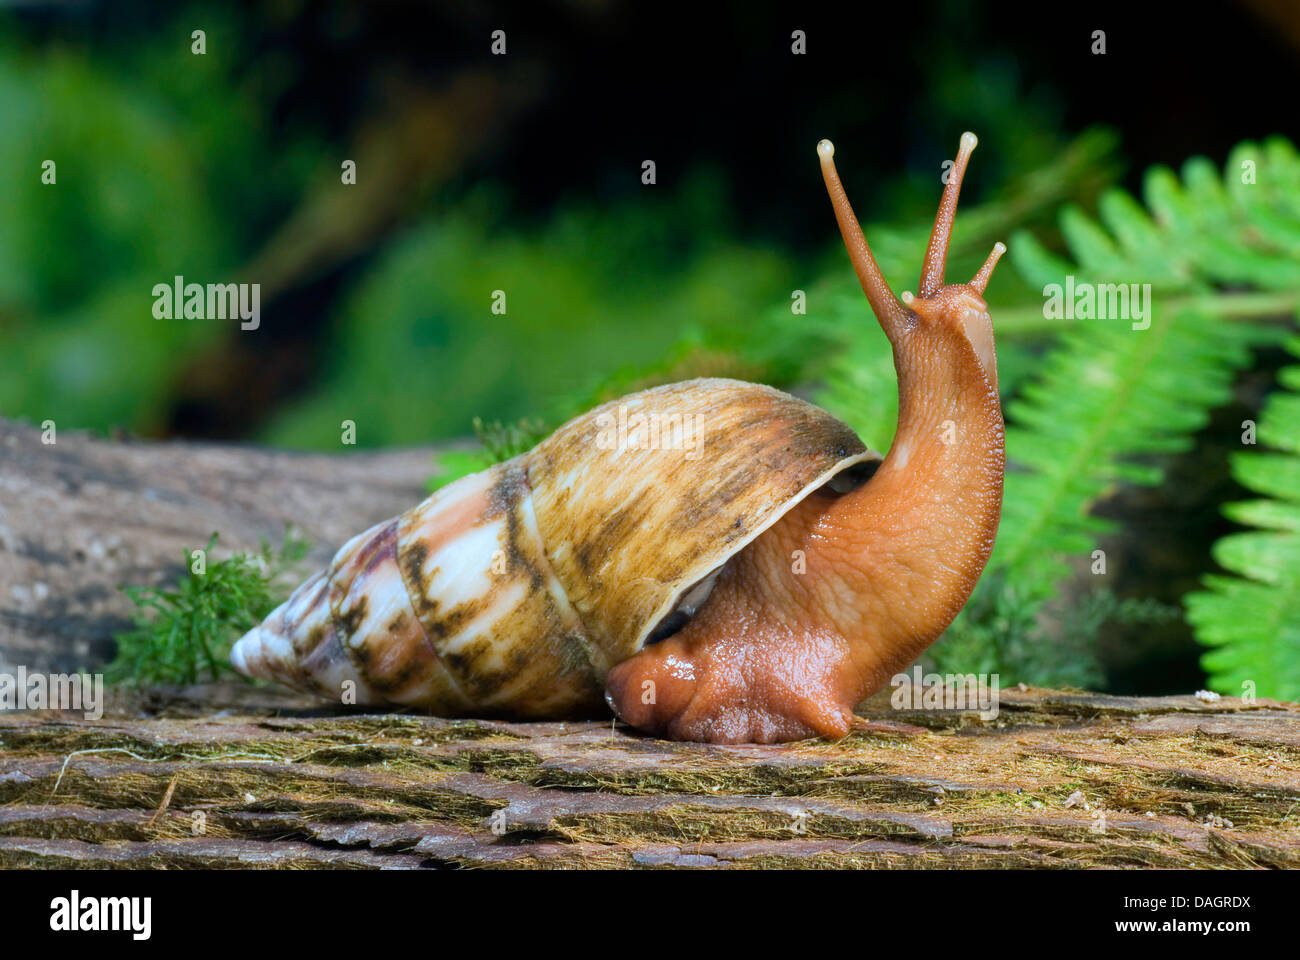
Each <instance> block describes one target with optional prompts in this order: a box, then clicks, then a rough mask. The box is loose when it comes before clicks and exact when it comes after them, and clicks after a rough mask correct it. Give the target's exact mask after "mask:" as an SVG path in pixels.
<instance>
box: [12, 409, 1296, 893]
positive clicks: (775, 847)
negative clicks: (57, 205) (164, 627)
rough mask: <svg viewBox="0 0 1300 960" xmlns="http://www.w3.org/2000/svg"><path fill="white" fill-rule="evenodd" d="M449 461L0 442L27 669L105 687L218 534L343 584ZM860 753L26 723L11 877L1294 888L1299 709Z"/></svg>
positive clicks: (901, 716)
mask: <svg viewBox="0 0 1300 960" xmlns="http://www.w3.org/2000/svg"><path fill="white" fill-rule="evenodd" d="M431 452H432V451H430V450H414V451H402V452H390V453H359V454H355V455H323V454H310V455H307V454H291V453H279V452H272V451H266V450H258V449H252V448H243V447H232V446H224V447H223V446H215V445H199V444H184V443H135V442H116V441H109V440H100V439H95V438H92V437H88V436H85V435H76V434H68V433H60V434H58V436H57V442H56V443H53V444H46V443H43V442H42V435H41V433H40V431H38V430H35V429H33V428H31V427H27V426H20V425H16V424H12V423H5V422H3V421H0V673H6V672H12V670H13V669H14V667H16V666H18V665H22V666H25V667H26V668H27V669H28V671H33V672H72V671H77V670H81V669H85V668H93V667H95V666H96V665H98V664H100V663H102V662H103V661H105V660H107V659H109V658H110V657H111V655H112V652H113V643H112V639H111V636H112V633H113V630H114V629H115V628H117V627H120V626H122V625H124V624H125V615H126V613H127V612H128V611H129V609H130V606H129V602H128V601H127V600H126V598H125V597H124V596H123V595H122V594H121V593H120V591H119V590H117V586H118V585H119V584H123V583H160V582H169V581H171V580H173V579H175V577H176V575H177V574H178V573H180V571H181V569H182V568H181V564H182V558H183V551H184V550H186V549H189V548H192V547H195V546H201V545H202V544H204V543H206V541H207V538H208V536H209V535H210V534H211V533H212V532H213V531H214V530H215V531H218V532H219V533H220V534H221V546H222V548H223V549H225V550H235V549H240V550H249V549H254V548H256V546H257V545H258V541H259V539H261V538H267V539H271V540H278V538H279V537H280V535H281V534H282V532H283V529H284V527H285V525H286V524H293V525H295V526H297V527H298V529H299V530H300V531H301V532H302V533H303V534H304V535H305V536H307V537H308V538H309V539H311V541H312V542H313V543H314V545H315V548H314V552H313V557H312V559H313V560H314V561H316V562H317V563H319V564H324V563H325V562H326V561H327V560H328V559H329V557H330V556H331V555H332V554H333V552H334V550H335V549H337V547H338V546H339V545H340V544H341V543H342V542H343V541H344V540H346V539H347V538H348V537H350V536H352V535H353V534H355V533H357V532H359V531H360V530H363V529H365V528H366V527H367V526H369V525H370V524H372V523H375V522H378V521H379V520H382V519H384V518H386V517H388V516H392V515H394V514H396V513H399V512H400V511H402V510H404V509H406V508H407V507H409V506H410V505H412V504H414V503H416V502H417V501H418V500H419V499H420V498H421V497H422V496H424V483H425V481H426V479H427V478H428V476H429V475H430V474H431V473H432V472H433V470H434V465H433V462H432V459H431V457H430V454H431ZM860 712H861V713H862V715H863V716H864V717H866V718H867V722H866V724H865V726H864V729H862V730H859V731H855V732H854V733H853V734H852V735H850V736H849V737H846V738H845V739H843V740H841V741H838V742H827V741H820V740H818V741H806V742H802V743H795V744H783V745H777V746H745V747H710V746H705V745H701V744H680V743H669V742H666V741H660V740H651V739H648V738H645V737H642V736H640V735H637V734H635V733H632V732H630V731H628V730H626V729H624V728H622V727H619V726H616V725H614V724H612V723H567V724H563V723H541V724H514V723H503V722H496V721H488V720H443V719H438V718H431V717H421V716H415V715H410V714H400V713H399V714H364V713H358V712H343V711H340V710H338V709H331V708H327V707H322V706H321V705H319V704H317V703H315V702H313V701H311V700H309V699H305V698H302V697H299V696H297V695H294V694H289V693H286V692H284V691H280V690H278V689H275V688H270V687H258V686H250V685H239V684H220V685H211V686H201V687H190V688H177V689H151V690H143V691H129V690H117V691H113V692H112V697H111V702H110V704H109V708H108V710H107V712H105V714H104V716H103V717H102V718H100V719H97V720H92V719H86V718H85V717H84V716H82V715H79V714H70V713H61V714H56V713H25V714H15V713H0V867H19V866H34V867H43V866H81V867H140V866H143V867H249V868H251V867H257V868H271V867H294V866H296V867H301V866H311V867H393V866H396V867H412V868H416V867H447V866H462V867H463V866H471V867H559V866H602V867H766V866H781V867H813V866H837V867H995V866H997V867H1102V866H1106V867H1114V866H1151V867H1225V866H1231V867H1297V866H1300V825H1297V822H1296V820H1295V816H1294V811H1295V809H1296V807H1297V804H1300V765H1298V764H1297V759H1298V758H1300V706H1297V705H1294V704H1278V703H1274V702H1271V701H1263V700H1261V701H1258V702H1254V703H1247V702H1242V701H1237V700H1227V699H1224V700H1220V701H1217V702H1213V703H1206V702H1202V701H1201V700H1198V699H1196V698H1195V697H1190V696H1188V697H1163V698H1124V697H1110V696H1105V695H1101V694H1087V693H1067V692H1061V691H1050V690H1035V689H1012V690H1005V691H1002V695H1001V712H1000V714H999V715H998V716H997V718H996V719H991V720H982V719H980V717H979V716H978V715H977V714H975V713H971V712H963V711H955V710H895V709H893V708H892V707H891V705H890V703H889V699H888V696H887V695H878V696H877V697H875V698H873V699H872V700H871V701H869V702H868V703H867V704H865V705H863V707H862V708H861V709H860Z"/></svg>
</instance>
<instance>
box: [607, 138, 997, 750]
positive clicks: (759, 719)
mask: <svg viewBox="0 0 1300 960" xmlns="http://www.w3.org/2000/svg"><path fill="white" fill-rule="evenodd" d="M967 137H970V143H969V145H968V143H967V139H966V138H965V137H964V138H963V144H962V146H963V152H962V154H960V155H959V157H958V163H959V167H958V170H957V172H956V173H955V174H954V178H953V181H955V184H954V182H953V181H950V183H949V186H948V189H947V190H946V191H945V195H944V201H943V204H942V205H941V207H940V212H939V216H938V218H937V219H936V224H935V236H934V238H933V239H932V242H931V249H930V252H929V253H928V254H927V258H926V264H925V267H924V269H923V272H922V282H921V296H920V297H917V298H912V297H910V295H905V296H904V300H905V301H906V302H907V303H908V308H904V307H903V306H902V305H900V304H899V303H898V301H896V300H894V299H893V297H892V294H890V293H889V290H888V288H887V287H885V286H884V281H883V278H881V277H880V274H879V271H878V269H876V267H875V263H874V260H872V259H871V255H870V251H869V250H868V249H867V246H866V242H865V240H861V234H860V231H858V232H857V233H856V234H854V233H853V232H852V231H853V230H856V228H857V223H856V220H853V219H852V211H851V210H848V205H847V200H844V198H843V191H842V189H841V188H840V187H839V181H838V177H835V176H834V167H833V165H830V170H829V172H828V173H827V185H828V187H829V188H830V189H831V196H832V201H833V202H834V203H835V204H836V213H837V216H839V218H840V225H841V229H842V230H843V231H844V233H845V240H846V244H847V245H848V247H849V251H850V254H851V256H853V258H854V264H855V266H856V267H857V269H858V273H859V276H860V277H861V279H862V282H863V287H864V289H865V290H866V291H867V294H868V298H869V299H870V300H871V303H872V306H873V308H875V312H876V315H877V318H878V319H880V322H881V325H882V326H883V327H884V329H885V332H886V334H887V335H888V336H889V338H890V342H891V343H892V345H893V350H894V364H895V367H896V369H897V371H898V382H899V420H898V430H897V433H896V435H895V439H894V444H893V446H892V447H891V448H890V452H889V455H888V456H887V457H886V458H885V460H884V462H883V463H882V464H881V466H880V468H879V470H878V471H877V472H876V474H875V475H874V476H873V477H872V478H871V479H870V480H869V481H867V483H866V484H864V485H863V486H861V487H859V488H858V489H856V490H853V491H850V492H848V493H846V494H843V495H839V496H837V495H834V494H832V493H830V492H817V493H814V494H812V495H811V496H809V497H807V498H806V499H805V500H803V501H802V502H801V503H799V504H798V505H796V506H795V507H794V508H793V509H791V511H790V512H789V513H787V514H786V515H785V516H784V517H783V518H782V519H781V520H780V521H778V522H777V523H776V524H775V525H774V526H772V527H771V528H770V529H768V530H767V531H766V532H765V533H764V534H762V535H761V536H760V537H758V538H757V539H756V540H755V541H754V542H753V543H751V544H750V545H749V546H748V547H747V548H745V550H743V551H742V552H741V553H740V554H739V555H737V557H736V558H735V559H734V560H733V561H732V562H731V563H730V564H729V565H728V566H727V567H726V568H725V569H724V570H723V572H722V575H721V576H720V577H719V579H718V583H717V585H716V587H715V588H714V591H713V594H712V595H711V596H710V597H709V599H708V601H707V602H706V603H705V604H704V606H703V607H702V608H701V609H700V611H699V612H698V613H697V614H696V616H695V617H694V618H693V619H692V620H691V621H690V622H689V623H688V624H687V625H686V626H685V627H684V628H683V629H682V630H681V631H680V632H678V633H676V634H674V635H672V636H670V637H668V638H667V639H665V640H663V641H662V642H660V643H657V644H654V645H651V646H649V647H647V648H645V649H644V650H642V651H641V652H640V653H638V654H637V655H635V656H634V657H632V658H631V659H629V660H626V661H624V662H623V663H621V664H619V665H617V666H616V667H615V668H614V669H613V670H612V671H611V672H610V674H609V676H608V680H607V686H606V694H607V700H608V701H609V703H610V706H611V707H612V708H613V709H614V711H615V712H616V713H617V714H618V715H619V716H620V717H621V718H622V719H623V720H625V721H626V722H628V723H630V724H632V725H633V726H635V727H638V728H640V729H642V730H645V731H648V732H651V733H655V734H658V735H661V736H667V737H671V738H674V739H682V740H699V741H707V742H712V743H745V742H756V743H772V742H779V741H785V740H794V739H800V738H804V737H809V736H824V737H842V736H844V735H845V734H847V733H848V732H849V730H850V729H851V728H852V726H853V723H854V716H853V707H854V706H855V705H856V704H857V703H858V702H859V701H861V700H862V699H863V698H864V697H866V696H869V695H870V694H871V693H873V692H874V691H876V690H877V689H879V688H881V687H882V686H883V685H884V684H885V683H887V682H888V680H889V678H890V677H891V676H892V675H894V674H895V673H897V672H898V671H899V670H901V669H902V668H904V667H906V666H907V665H908V664H909V663H911V662H912V661H913V660H914V659H915V658H916V657H917V656H918V655H919V654H920V653H921V652H922V651H923V650H924V649H925V648H926V647H928V646H929V645H930V644H931V643H933V642H934V640H935V639H936V638H937V637H938V636H939V635H940V634H941V633H942V632H943V631H944V630H945V629H946V628H947V626H948V625H949V624H950V623H951V622H952V620H953V618H954V617H955V616H956V615H957V613H958V612H959V611H960V610H961V608H962V606H963V605H964V604H965V602H966V599H967V598H968V597H969V596H970V593H971V590H972V589H974V586H975V582H976V580H977V579H978V578H979V575H980V573H981V571H982V570H983V568H984V564H985V563H986V562H987V560H988V557H989V553H990V551H991V550H992V548H993V541H994V537H995V535H996V532H997V524H998V519H999V516H1000V513H1001V506H1002V478H1003V472H1004V468H1005V459H1004V452H1003V432H1004V426H1003V421H1002V413H1001V407H1000V404H999V400H998V392H997V361H996V356H995V354H994V350H993V329H992V323H991V321H990V319H989V314H988V307H987V305H986V304H985V302H984V300H983V291H984V286H985V284H986V283H987V281H988V279H989V275H990V274H991V272H992V266H993V264H995V263H996V260H997V257H998V256H999V255H1000V253H1001V252H1002V247H1001V246H1000V245H999V246H998V247H997V248H995V252H994V254H993V255H992V256H991V257H990V258H989V262H988V263H987V264H986V265H985V268H984V269H983V270H981V271H980V273H979V274H978V275H977V276H976V278H975V279H974V280H973V281H971V283H969V284H949V285H943V284H942V279H943V259H944V257H945V255H946V249H947V239H948V232H949V230H950V229H951V221H952V216H953V213H954V211H955V208H956V196H957V190H958V189H959V188H960V173H961V171H962V170H964V165H965V158H966V157H967V156H969V152H970V149H972V148H973V146H974V138H973V137H972V136H970V135H969V134H968V135H967ZM819 149H820V148H819ZM828 160H829V157H828V156H827V155H826V154H823V170H824V171H825V170H826V168H827V165H828ZM837 191H838V196H837ZM845 211H847V214H846V213H845ZM850 227H851V228H852V229H850ZM796 551H802V552H803V555H804V557H805V561H804V566H806V569H805V570H803V571H802V572H796V571H797V570H799V568H800V565H799V564H798V563H797V562H796V558H797V554H796Z"/></svg>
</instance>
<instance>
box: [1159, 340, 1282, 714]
mask: <svg viewBox="0 0 1300 960" xmlns="http://www.w3.org/2000/svg"><path fill="white" fill-rule="evenodd" d="M1288 347H1289V349H1290V351H1291V352H1292V353H1294V354H1295V355H1296V356H1298V357H1300V339H1293V340H1291V341H1290V343H1289V344H1288ZM1280 379H1281V382H1282V384H1283V385H1284V386H1285V387H1287V388H1288V389H1287V391H1286V392H1280V393H1276V394H1274V395H1273V396H1272V397H1271V398H1270V400H1269V401H1268V405H1267V406H1266V407H1265V409H1264V412H1263V414H1262V416H1261V418H1260V422H1259V425H1258V437H1259V439H1260V440H1261V441H1263V442H1264V443H1265V444H1267V445H1268V446H1270V447H1272V448H1274V450H1275V451H1276V452H1268V453H1262V452H1261V453H1240V454H1236V455H1234V456H1233V458H1232V472H1233V476H1235V477H1236V479H1237V480H1238V481H1239V482H1240V483H1241V484H1242V485H1243V486H1245V487H1247V488H1249V489H1251V490H1253V491H1255V492H1257V493H1261V494H1264V495H1265V496H1266V497H1267V498H1268V499H1262V500H1249V501H1245V502H1242V503H1230V504H1227V505H1225V506H1224V508H1223V512H1224V513H1225V514H1226V515H1227V516H1228V517H1229V518H1231V519H1232V520H1235V521H1236V522H1238V523H1240V524H1243V525H1245V526H1251V527H1256V528H1258V529H1256V530H1254V531H1251V532H1248V533H1232V534H1228V535H1227V536H1225V537H1223V538H1221V539H1220V540H1219V542H1218V543H1216V544H1215V547H1214V559H1215V560H1216V561H1218V563H1219V565H1220V566H1222V567H1223V568H1224V569H1226V570H1230V571H1232V572H1233V573H1235V574H1237V576H1232V577H1229V576H1221V575H1218V574H1214V575H1209V576H1207V577H1206V578H1205V586H1206V588H1207V589H1205V590H1204V591H1200V592H1197V593H1192V594H1189V595H1188V596H1187V597H1186V598H1185V602H1186V605H1187V618H1188V619H1189V620H1190V621H1191V622H1192V623H1193V624H1194V625H1195V626H1196V635H1197V639H1198V640H1200V642H1201V643H1203V644H1205V645H1206V646H1208V647H1211V648H1213V649H1212V650H1211V651H1210V652H1208V653H1206V654H1205V655H1204V656H1203V657H1202V658H1201V663H1202V665H1203V666H1204V667H1205V669H1206V671H1207V672H1208V673H1209V674H1210V685H1211V687H1212V688H1213V689H1215V690H1218V691H1219V692H1220V693H1227V694H1241V693H1243V691H1244V690H1245V689H1246V687H1245V685H1246V684H1248V683H1249V684H1253V689H1254V691H1255V692H1256V693H1257V694H1258V695H1259V696H1265V697H1275V698H1278V699H1284V700H1300V366H1293V367H1287V368H1286V369H1285V370H1283V371H1282V373H1281V377H1280Z"/></svg>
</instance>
